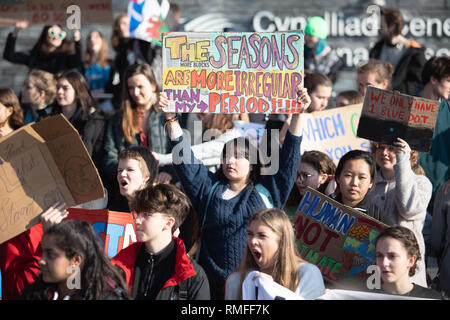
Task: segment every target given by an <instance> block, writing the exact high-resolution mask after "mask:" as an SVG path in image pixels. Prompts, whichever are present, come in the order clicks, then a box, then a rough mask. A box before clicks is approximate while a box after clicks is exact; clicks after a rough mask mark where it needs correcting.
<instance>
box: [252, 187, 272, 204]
mask: <svg viewBox="0 0 450 320" xmlns="http://www.w3.org/2000/svg"><path fill="white" fill-rule="evenodd" d="M255 189H256V191H258V193H259V195H260V197H261V198H262V200H263V202H264V205H265V206H266V208H268V209H272V208H273V200H272V196H271V195H270V192H269V190H267V189H266V188H265V187H264V186H263V185H262V184H260V183H258V184H257V185H255Z"/></svg>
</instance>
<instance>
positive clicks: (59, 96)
mask: <svg viewBox="0 0 450 320" xmlns="http://www.w3.org/2000/svg"><path fill="white" fill-rule="evenodd" d="M75 95H76V94H75V89H74V88H73V87H72V85H71V84H70V82H69V81H68V80H67V79H65V78H61V79H59V80H58V83H57V84H56V102H58V104H59V105H60V106H61V107H64V106H69V105H71V104H73V103H75Z"/></svg>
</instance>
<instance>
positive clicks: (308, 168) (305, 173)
mask: <svg viewBox="0 0 450 320" xmlns="http://www.w3.org/2000/svg"><path fill="white" fill-rule="evenodd" d="M326 177H327V175H326V174H319V172H318V171H317V170H316V169H314V167H313V166H312V165H310V164H309V163H306V162H300V165H299V167H298V170H297V179H296V180H295V185H296V186H297V188H298V192H299V193H300V194H301V195H302V196H304V195H305V192H306V187H311V188H313V189H316V190H317V189H318V188H319V187H320V185H322V184H323V183H324V182H325V181H326Z"/></svg>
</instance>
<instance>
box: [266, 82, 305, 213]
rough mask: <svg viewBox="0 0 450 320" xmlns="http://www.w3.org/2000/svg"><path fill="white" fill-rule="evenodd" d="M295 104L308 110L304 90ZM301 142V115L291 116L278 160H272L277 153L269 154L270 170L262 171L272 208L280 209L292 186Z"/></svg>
mask: <svg viewBox="0 0 450 320" xmlns="http://www.w3.org/2000/svg"><path fill="white" fill-rule="evenodd" d="M297 102H298V103H300V104H301V105H302V112H304V111H305V110H307V109H308V107H309V105H310V104H311V99H310V97H309V95H308V91H307V89H306V88H304V89H302V91H300V92H299V97H298V99H297ZM301 140H302V128H301V113H296V114H294V115H293V116H292V119H291V122H290V124H289V128H288V130H287V133H286V137H285V139H284V143H283V146H282V148H281V152H280V154H279V157H278V159H277V158H276V157H275V158H273V157H274V156H273V155H274V154H278V153H277V152H275V153H274V152H273V151H274V150H272V152H271V157H272V161H271V164H270V168H269V169H268V170H264V172H265V175H263V176H262V177H261V180H260V181H261V184H263V185H264V187H266V188H267V189H268V190H269V192H270V194H271V195H272V199H273V202H274V206H276V207H278V208H282V207H283V206H284V204H285V203H286V200H287V198H288V196H289V193H290V192H291V189H292V187H293V185H294V181H295V177H296V172H297V169H298V166H299V165H300V144H301Z"/></svg>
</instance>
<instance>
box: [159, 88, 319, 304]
mask: <svg viewBox="0 0 450 320" xmlns="http://www.w3.org/2000/svg"><path fill="white" fill-rule="evenodd" d="M297 101H298V103H300V104H301V105H302V106H304V109H306V108H308V107H309V105H310V103H311V100H310V98H309V95H308V93H307V90H306V89H303V90H302V91H301V93H300V96H299V97H298V99H297ZM168 104H169V101H168V99H167V96H166V95H165V94H161V96H160V105H161V106H162V107H167V106H168ZM165 117H166V124H167V128H168V132H169V136H170V138H171V142H172V146H173V147H172V154H173V161H174V166H175V170H176V173H177V175H178V176H179V178H180V181H181V184H182V186H183V189H184V190H185V192H186V194H187V195H188V196H189V198H190V200H191V202H192V204H193V206H194V208H195V210H196V211H197V213H198V214H199V221H201V224H200V227H201V239H200V244H199V246H200V248H199V249H198V253H197V256H198V261H199V263H200V265H202V267H203V268H204V269H205V272H206V274H207V276H208V279H209V281H210V288H211V297H212V299H223V297H224V291H223V290H224V285H225V280H226V278H227V277H228V275H229V274H230V273H231V272H232V271H233V270H235V268H236V267H237V266H238V265H239V263H240V262H241V259H242V257H243V253H244V247H245V243H246V240H247V234H246V232H247V226H248V222H249V219H250V216H252V215H253V214H254V213H255V212H256V211H257V210H259V209H262V208H264V207H267V206H275V207H278V208H281V207H282V206H283V205H284V204H285V202H286V200H287V197H288V196H289V192H290V190H291V188H292V186H293V184H294V179H295V172H296V170H297V168H298V165H299V163H300V143H301V140H302V137H301V133H302V130H301V119H300V117H301V115H300V114H295V115H294V116H293V117H292V121H291V124H290V126H289V130H288V132H287V134H286V138H285V141H284V143H283V147H282V149H281V154H280V157H279V161H277V163H278V164H279V166H278V170H277V172H276V174H274V175H261V163H260V161H259V157H258V150H257V149H256V147H255V146H254V145H253V144H252V143H251V142H250V141H249V140H248V139H245V138H242V137H240V138H236V139H233V140H231V141H229V142H227V143H226V144H225V146H224V148H223V150H222V155H221V158H222V165H221V168H220V169H219V170H218V172H217V175H214V174H213V173H212V172H210V171H209V170H208V169H207V168H206V167H205V166H204V165H203V163H201V162H200V161H198V160H197V159H196V158H195V156H194V155H193V153H192V151H191V148H190V145H189V143H188V142H187V141H186V139H184V137H183V131H182V129H181V126H180V125H179V123H178V120H177V117H176V116H175V114H170V113H166V114H165Z"/></svg>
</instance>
